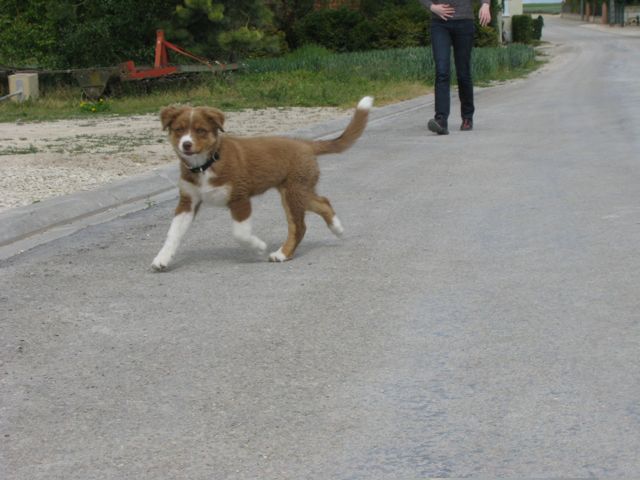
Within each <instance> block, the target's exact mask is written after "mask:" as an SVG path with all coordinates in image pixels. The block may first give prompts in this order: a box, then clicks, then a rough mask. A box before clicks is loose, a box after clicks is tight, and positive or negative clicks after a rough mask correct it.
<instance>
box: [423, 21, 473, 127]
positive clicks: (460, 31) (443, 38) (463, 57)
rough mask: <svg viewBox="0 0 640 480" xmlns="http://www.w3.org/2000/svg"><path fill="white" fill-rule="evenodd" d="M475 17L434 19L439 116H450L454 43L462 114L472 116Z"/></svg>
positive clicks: (433, 32) (432, 45) (432, 41)
mask: <svg viewBox="0 0 640 480" xmlns="http://www.w3.org/2000/svg"><path fill="white" fill-rule="evenodd" d="M474 32H475V26H474V24H473V20H466V19H465V20H448V21H446V22H445V21H444V20H439V19H434V20H432V22H431V48H432V50H433V59H434V61H435V64H436V81H435V88H436V118H438V119H442V120H444V121H445V122H446V121H447V119H448V118H449V111H450V104H451V97H450V83H451V78H450V77H451V74H450V72H451V47H453V58H454V60H455V65H456V77H457V78H458V96H459V97H460V107H461V113H462V118H463V119H464V118H469V119H471V118H473V112H474V111H475V108H474V106H473V81H472V79H471V49H472V48H473V34H474Z"/></svg>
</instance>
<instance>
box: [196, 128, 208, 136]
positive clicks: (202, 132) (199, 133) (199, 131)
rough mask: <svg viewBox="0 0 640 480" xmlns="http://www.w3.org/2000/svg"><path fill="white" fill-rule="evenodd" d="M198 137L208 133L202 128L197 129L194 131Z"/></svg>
mask: <svg viewBox="0 0 640 480" xmlns="http://www.w3.org/2000/svg"><path fill="white" fill-rule="evenodd" d="M196 133H197V134H198V135H206V134H207V133H208V132H207V131H206V130H205V129H204V128H199V129H197V130H196Z"/></svg>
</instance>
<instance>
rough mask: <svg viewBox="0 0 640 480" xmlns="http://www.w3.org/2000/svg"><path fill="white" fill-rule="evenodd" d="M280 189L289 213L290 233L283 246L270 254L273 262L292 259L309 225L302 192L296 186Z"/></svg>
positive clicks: (285, 209) (286, 210)
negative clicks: (305, 217)
mask: <svg viewBox="0 0 640 480" xmlns="http://www.w3.org/2000/svg"><path fill="white" fill-rule="evenodd" d="M278 191H279V192H280V196H281V197H282V206H283V207H284V211H285V213H286V214H287V223H288V226H289V233H288V235H287V240H286V241H285V242H284V243H283V244H282V246H281V247H280V248H279V249H278V250H277V251H275V252H273V253H271V254H270V255H269V260H270V261H271V262H284V261H286V260H290V259H291V257H293V253H294V252H295V251H296V248H297V247H298V245H299V244H300V242H301V241H302V238H303V237H304V234H305V232H306V231H307V226H306V224H305V223H304V215H305V206H304V204H305V202H304V197H303V195H302V192H301V191H300V190H298V189H295V188H285V187H281V188H279V189H278Z"/></svg>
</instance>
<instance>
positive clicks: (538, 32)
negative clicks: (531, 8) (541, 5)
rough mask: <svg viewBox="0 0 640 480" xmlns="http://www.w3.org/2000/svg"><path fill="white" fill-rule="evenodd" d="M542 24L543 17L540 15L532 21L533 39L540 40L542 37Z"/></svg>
mask: <svg viewBox="0 0 640 480" xmlns="http://www.w3.org/2000/svg"><path fill="white" fill-rule="evenodd" d="M543 26H544V18H542V15H538V18H536V19H535V20H534V21H533V39H534V40H540V39H541V38H542V27H543Z"/></svg>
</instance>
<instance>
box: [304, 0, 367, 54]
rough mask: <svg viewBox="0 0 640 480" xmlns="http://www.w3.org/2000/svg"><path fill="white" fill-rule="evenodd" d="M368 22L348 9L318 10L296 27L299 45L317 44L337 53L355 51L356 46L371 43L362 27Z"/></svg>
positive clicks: (357, 13)
mask: <svg viewBox="0 0 640 480" xmlns="http://www.w3.org/2000/svg"><path fill="white" fill-rule="evenodd" d="M365 21H366V20H365V18H364V16H363V15H362V14H360V13H359V12H354V11H353V10H350V9H348V8H344V7H343V8H340V9H337V10H330V9H325V10H318V11H315V12H312V13H310V14H309V15H306V16H305V17H304V18H303V19H302V20H300V21H299V22H298V24H297V25H296V27H295V34H296V39H297V41H298V43H299V45H305V44H309V43H315V44H317V45H322V46H323V47H326V48H328V49H330V50H333V51H335V52H347V51H351V50H355V49H356V48H354V44H356V43H357V44H367V43H371V40H372V39H371V38H366V37H365V36H363V35H365V34H366V32H367V31H368V29H366V28H364V27H363V26H362V23H364V22H365Z"/></svg>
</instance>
